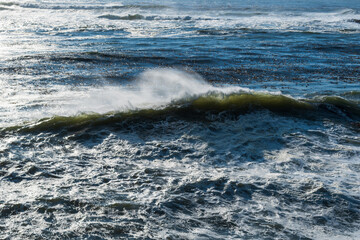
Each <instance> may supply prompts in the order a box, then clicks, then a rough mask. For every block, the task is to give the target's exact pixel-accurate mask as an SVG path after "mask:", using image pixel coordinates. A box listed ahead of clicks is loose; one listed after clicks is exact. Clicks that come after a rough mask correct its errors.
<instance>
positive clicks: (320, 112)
mask: <svg viewBox="0 0 360 240" xmlns="http://www.w3.org/2000/svg"><path fill="white" fill-rule="evenodd" d="M259 110H268V111H271V112H273V113H275V114H282V115H288V116H293V117H301V118H303V117H304V118H310V119H312V120H321V119H323V118H334V119H340V120H344V121H349V122H357V121H359V120H360V107H359V105H357V104H356V103H355V102H351V101H349V100H346V99H344V98H341V97H329V96H325V97H315V98H312V99H301V100H297V99H294V98H291V97H287V96H284V95H272V94H266V93H237V94H229V95H226V94H215V93H213V94H207V95H203V96H200V97H195V98H186V99H182V100H180V101H176V102H172V103H170V104H168V105H166V106H163V107H158V108H149V109H135V110H129V111H125V112H109V113H106V114H98V113H81V114H78V115H75V116H53V117H51V118H44V119H41V120H39V121H37V122H33V123H27V124H24V125H21V126H13V127H8V128H6V129H2V131H3V132H4V131H20V132H34V131H35V132H36V131H57V130H66V131H77V130H81V129H85V128H92V127H99V126H104V127H106V126H113V125H122V126H128V125H129V124H130V125H131V123H134V122H145V121H147V122H148V121H157V120H162V119H167V118H168V117H174V118H177V119H185V120H191V121H194V120H195V121H209V120H210V121H211V119H214V118H209V117H208V116H209V115H212V116H214V115H215V116H216V115H219V114H220V113H221V115H222V116H225V117H226V116H234V114H235V115H236V116H237V115H239V114H245V113H249V112H252V111H259ZM224 113H227V114H224Z"/></svg>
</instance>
